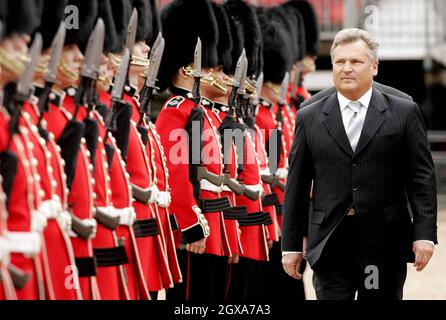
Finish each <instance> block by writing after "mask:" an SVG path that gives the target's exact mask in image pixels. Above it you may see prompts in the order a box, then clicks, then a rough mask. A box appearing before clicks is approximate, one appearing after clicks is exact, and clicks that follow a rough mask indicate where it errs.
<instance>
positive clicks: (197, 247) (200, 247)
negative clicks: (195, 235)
mask: <svg viewBox="0 0 446 320" xmlns="http://www.w3.org/2000/svg"><path fill="white" fill-rule="evenodd" d="M204 249H206V238H203V239H201V240H198V241H195V242H192V243H188V244H187V245H186V250H187V251H189V252H192V253H196V254H203V253H204Z"/></svg>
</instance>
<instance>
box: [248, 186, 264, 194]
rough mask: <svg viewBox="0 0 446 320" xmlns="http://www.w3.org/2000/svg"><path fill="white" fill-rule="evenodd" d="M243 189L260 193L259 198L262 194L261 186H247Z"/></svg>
mask: <svg viewBox="0 0 446 320" xmlns="http://www.w3.org/2000/svg"><path fill="white" fill-rule="evenodd" d="M245 188H246V189H248V190H249V191H251V192H260V196H262V194H263V192H264V191H263V185H262V184H247V185H245Z"/></svg>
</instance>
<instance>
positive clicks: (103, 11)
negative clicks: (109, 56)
mask: <svg viewBox="0 0 446 320" xmlns="http://www.w3.org/2000/svg"><path fill="white" fill-rule="evenodd" d="M97 1H98V18H102V20H103V21H104V25H105V37H104V50H103V51H104V53H109V52H111V51H112V50H113V49H114V48H115V47H116V46H117V42H118V41H119V39H118V35H117V34H116V26H115V21H114V20H113V13H112V7H111V3H110V0H97Z"/></svg>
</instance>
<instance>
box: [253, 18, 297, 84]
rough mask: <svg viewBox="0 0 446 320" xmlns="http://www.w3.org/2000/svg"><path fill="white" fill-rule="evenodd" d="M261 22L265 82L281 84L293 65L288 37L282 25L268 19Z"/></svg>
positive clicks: (262, 19)
mask: <svg viewBox="0 0 446 320" xmlns="http://www.w3.org/2000/svg"><path fill="white" fill-rule="evenodd" d="M260 21H261V25H260V28H261V31H262V37H263V59H264V65H263V74H264V81H265V82H266V81H271V82H272V83H276V84H280V83H282V80H283V77H284V76H285V73H286V72H288V71H289V70H290V68H291V64H292V53H291V52H290V51H289V50H288V49H289V48H288V47H287V44H286V42H287V41H288V36H287V33H286V31H285V28H284V26H283V25H282V24H281V23H279V22H277V21H274V20H273V21H271V20H269V19H268V18H267V17H263V18H261V19H260Z"/></svg>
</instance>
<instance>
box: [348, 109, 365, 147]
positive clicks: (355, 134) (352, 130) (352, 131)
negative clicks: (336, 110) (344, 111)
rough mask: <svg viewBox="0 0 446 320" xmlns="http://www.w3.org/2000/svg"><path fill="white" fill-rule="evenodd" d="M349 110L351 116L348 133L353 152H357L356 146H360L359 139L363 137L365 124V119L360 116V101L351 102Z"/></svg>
mask: <svg viewBox="0 0 446 320" xmlns="http://www.w3.org/2000/svg"><path fill="white" fill-rule="evenodd" d="M347 108H349V109H350V111H351V112H350V113H351V116H350V120H349V121H348V125H347V128H346V132H347V137H348V140H349V141H350V145H351V146H352V149H353V151H355V149H356V146H357V145H358V141H359V137H360V136H361V130H362V126H363V124H364V120H363V118H362V117H360V116H359V113H360V111H361V103H360V102H358V101H351V102H350V103H349V104H348V106H347Z"/></svg>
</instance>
